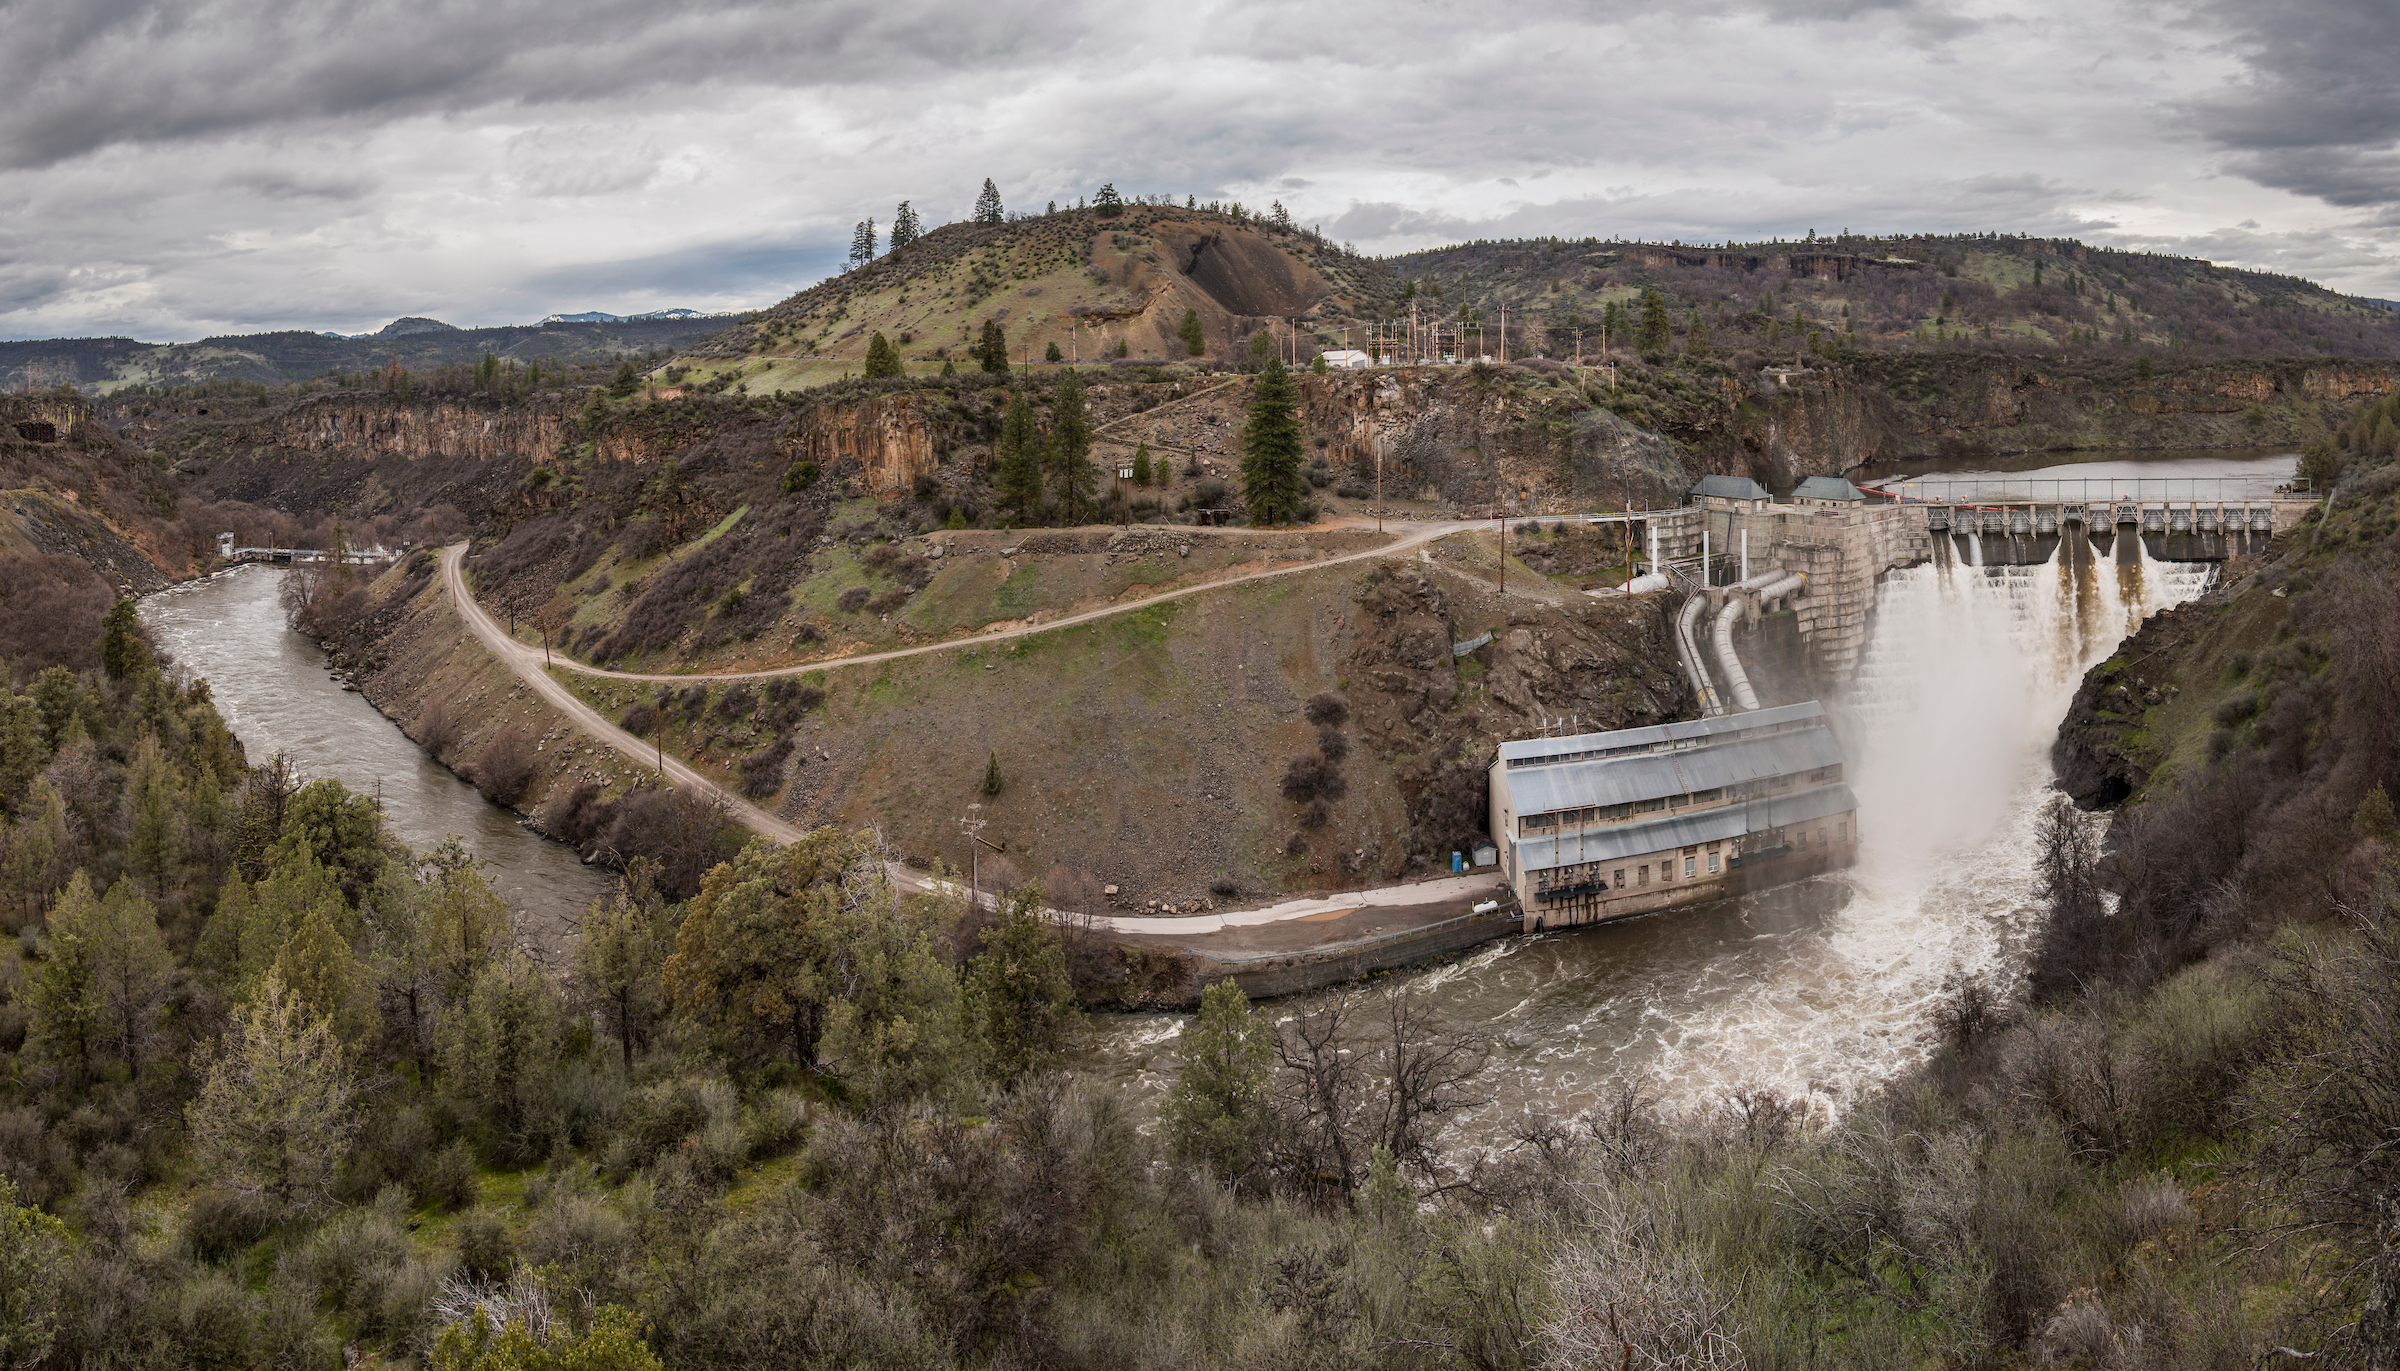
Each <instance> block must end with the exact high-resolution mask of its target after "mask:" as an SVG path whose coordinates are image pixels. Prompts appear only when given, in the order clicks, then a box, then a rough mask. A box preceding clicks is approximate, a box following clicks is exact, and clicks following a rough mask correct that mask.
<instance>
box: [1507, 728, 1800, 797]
mask: <svg viewBox="0 0 2400 1371" xmlns="http://www.w3.org/2000/svg"><path fill="white" fill-rule="evenodd" d="M1841 761H1842V745H1841V744H1840V743H1839V742H1837V741H1835V740H1834V736H1833V732H1832V730H1830V729H1826V728H1821V727H1820V728H1810V729H1803V730H1801V731H1799V732H1796V733H1777V734H1771V735H1769V736H1767V737H1764V738H1743V739H1740V740H1738V741H1735V742H1729V743H1718V744H1716V745H1715V746H1712V747H1700V748H1694V749H1692V750H1691V751H1689V752H1652V753H1641V754H1636V755H1634V756H1631V757H1610V758H1606V759H1603V760H1596V761H1589V762H1567V763H1563V764H1561V765H1558V766H1545V767H1536V768H1529V769H1525V770H1520V771H1513V772H1510V773H1508V794H1509V799H1510V801H1511V803H1510V808H1512V809H1514V810H1515V811H1516V813H1517V815H1518V816H1519V817H1523V816H1525V815H1529V814H1547V813H1550V812H1551V811H1553V810H1559V809H1581V808H1583V807H1584V806H1585V805H1621V804H1630V803H1632V802H1633V801H1636V800H1655V799H1658V798H1660V797H1662V796H1666V795H1688V794H1690V793H1691V792H1693V791H1695V790H1715V789H1717V788H1718V787H1720V786H1730V785H1740V784H1741V783H1743V782H1745V781H1759V780H1765V779H1767V778H1768V777H1772V776H1792V775H1798V774H1802V773H1805V772H1810V771H1814V770H1816V769H1817V768H1819V767H1826V766H1838V765H1840V764H1841Z"/></svg>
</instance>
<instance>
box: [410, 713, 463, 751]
mask: <svg viewBox="0 0 2400 1371" xmlns="http://www.w3.org/2000/svg"><path fill="white" fill-rule="evenodd" d="M457 741H458V718H457V716H455V715H453V714H452V713H451V712H450V706H449V705H448V704H447V703H446V702H444V701H441V700H434V701H431V702H429V703H428V704H427V705H426V706H425V708H424V710H423V711H422V712H420V713H419V714H418V715H417V745H418V746H419V747H422V748H424V749H425V751H426V752H427V753H428V754H429V755H431V756H432V757H433V759H434V760H435V761H437V762H438V761H440V760H442V758H443V755H444V754H445V753H447V752H449V751H450V745H451V744H452V743H455V742H457Z"/></svg>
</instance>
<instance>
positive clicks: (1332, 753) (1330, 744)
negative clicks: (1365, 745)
mask: <svg viewBox="0 0 2400 1371" xmlns="http://www.w3.org/2000/svg"><path fill="white" fill-rule="evenodd" d="M1317 754H1318V755H1319V756H1321V757H1323V758H1324V759H1325V760H1326V761H1328V762H1338V761H1340V760H1341V759H1343V758H1344V757H1347V756H1349V755H1350V740H1349V739H1348V738H1345V737H1343V736H1342V731H1341V730H1340V729H1338V728H1320V729H1318V730H1317Z"/></svg>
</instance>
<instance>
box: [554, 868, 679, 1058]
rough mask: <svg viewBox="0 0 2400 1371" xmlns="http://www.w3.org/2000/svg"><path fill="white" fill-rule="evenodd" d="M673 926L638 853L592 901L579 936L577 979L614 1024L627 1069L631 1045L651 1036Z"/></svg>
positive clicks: (580, 990)
mask: <svg viewBox="0 0 2400 1371" xmlns="http://www.w3.org/2000/svg"><path fill="white" fill-rule="evenodd" d="M674 943H675V932H674V925H673V923H672V921H671V920H670V919H669V918H668V917H667V905H666V901H664V900H662V899H660V898H659V897H658V891H657V888H656V887H655V886H653V885H652V884H651V883H650V877H649V871H648V865H647V863H645V862H643V861H642V860H641V859H640V858H638V857H637V858H635V859H634V860H633V861H632V862H631V863H630V864H629V865H628V866H627V868H626V871H625V875H624V877H623V879H621V880H619V881H618V882H617V889H616V893H615V894H614V895H613V896H611V897H610V898H609V899H607V900H605V901H594V902H593V904H592V907H591V909H590V910H589V911H587V912H586V913H585V914H584V916H583V929H582V931H581V932H580V933H579V934H578V935H577V936H576V939H575V984H576V991H577V994H578V995H579V997H580V998H581V999H582V1000H583V1001H584V1002H585V1003H587V1004H589V1005H591V1006H592V1007H593V1008H594V1009H597V1010H598V1011H599V1012H600V1014H601V1016H602V1017H603V1018H604V1019H606V1020H608V1021H609V1022H610V1023H611V1024H613V1025H614V1027H615V1029H616V1034H617V1043H618V1047H619V1050H620V1054H621V1056H622V1058H623V1060H624V1064H625V1069H626V1071H628V1072H631V1071H632V1070H633V1045H634V1044H635V1043H636V1042H637V1041H641V1040H643V1039H645V1038H647V1036H648V1034H649V1030H650V1025H651V1024H652V1022H654V1021H655V1020H656V1019H657V1017H658V1012H659V1008H660V1001H659V976H660V974H661V973H662V972H663V971H664V970H665V968H666V964H667V953H668V951H669V950H671V949H672V948H673V947H674Z"/></svg>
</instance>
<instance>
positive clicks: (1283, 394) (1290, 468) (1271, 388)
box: [1242, 354, 1308, 524]
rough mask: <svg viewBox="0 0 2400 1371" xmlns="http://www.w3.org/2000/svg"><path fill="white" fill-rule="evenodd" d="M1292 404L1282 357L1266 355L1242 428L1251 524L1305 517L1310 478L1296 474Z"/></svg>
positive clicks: (1298, 443)
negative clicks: (1263, 368)
mask: <svg viewBox="0 0 2400 1371" xmlns="http://www.w3.org/2000/svg"><path fill="white" fill-rule="evenodd" d="M1294 404H1295V401H1294V397H1293V395H1292V385H1291V377H1290V376H1289V375H1287V374H1286V373H1285V371H1284V369H1283V359H1282V358H1280V357H1277V356H1274V355H1272V354H1270V355H1269V356H1268V358H1267V364H1266V369H1265V370H1263V371H1261V372H1260V373H1259V377H1258V385H1257V386H1256V387H1255V388H1254V389H1253V390H1252V391H1251V392H1250V412H1249V416H1248V422H1247V423H1245V424H1244V425H1243V428H1242V498H1243V499H1244V500H1245V501H1246V502H1247V503H1248V504H1249V506H1250V521H1251V522H1252V523H1254V524H1288V523H1296V522H1298V521H1299V520H1300V519H1301V518H1302V517H1303V510H1302V506H1303V505H1304V504H1306V503H1307V500H1308V481H1307V479H1306V478H1305V477H1303V476H1302V475H1301V474H1300V459H1301V447H1302V438H1301V433H1300V420H1299V418H1298V417H1297V416H1296V415H1295V414H1294V413H1293V408H1294Z"/></svg>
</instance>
